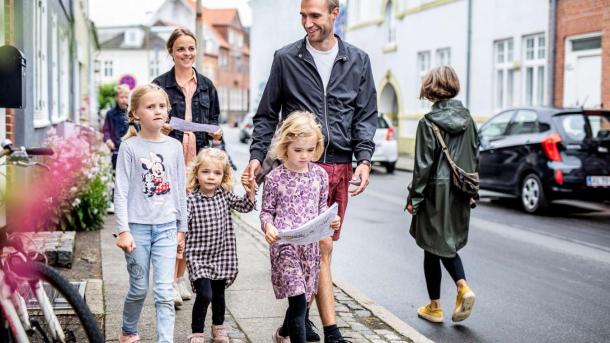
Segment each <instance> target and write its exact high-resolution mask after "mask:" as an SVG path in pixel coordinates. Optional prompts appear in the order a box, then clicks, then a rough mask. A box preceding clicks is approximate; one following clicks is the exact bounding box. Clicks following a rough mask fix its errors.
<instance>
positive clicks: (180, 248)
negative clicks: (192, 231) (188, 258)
mask: <svg viewBox="0 0 610 343" xmlns="http://www.w3.org/2000/svg"><path fill="white" fill-rule="evenodd" d="M185 245H186V243H185V240H184V232H178V247H177V253H178V255H181V256H182V254H184V247H185Z"/></svg>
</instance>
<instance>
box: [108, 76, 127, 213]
mask: <svg viewBox="0 0 610 343" xmlns="http://www.w3.org/2000/svg"><path fill="white" fill-rule="evenodd" d="M129 92H130V89H129V87H128V86H127V85H118V86H116V87H115V89H114V102H115V106H114V107H113V108H111V109H110V110H108V112H107V113H106V118H105V119H104V126H103V128H102V133H103V134H104V143H106V146H108V149H110V153H111V154H112V171H113V174H114V170H115V169H116V159H117V156H118V154H119V147H120V146H121V139H122V138H123V136H124V135H125V134H126V133H127V127H128V118H127V106H128V105H129ZM112 194H113V197H114V189H113V191H112ZM108 213H114V203H113V202H112V200H110V203H109V204H108Z"/></svg>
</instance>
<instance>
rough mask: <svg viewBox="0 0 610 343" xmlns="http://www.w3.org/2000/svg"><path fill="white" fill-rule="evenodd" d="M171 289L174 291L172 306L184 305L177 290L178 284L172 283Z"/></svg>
mask: <svg viewBox="0 0 610 343" xmlns="http://www.w3.org/2000/svg"><path fill="white" fill-rule="evenodd" d="M173 286H174V287H173V289H174V306H182V304H184V302H183V301H182V297H181V296H180V291H179V290H178V289H179V288H178V284H177V283H175V282H174V283H173Z"/></svg>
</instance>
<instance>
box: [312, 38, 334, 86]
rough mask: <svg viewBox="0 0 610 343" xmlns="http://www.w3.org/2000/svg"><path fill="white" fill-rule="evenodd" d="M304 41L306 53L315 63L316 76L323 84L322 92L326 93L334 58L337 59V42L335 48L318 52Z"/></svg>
mask: <svg viewBox="0 0 610 343" xmlns="http://www.w3.org/2000/svg"><path fill="white" fill-rule="evenodd" d="M306 40H307V51H309V53H310V54H311V56H313V60H314V62H315V63H316V69H318V74H320V77H321V78H322V83H323V84H324V92H326V86H328V81H329V80H330V72H331V71H332V69H333V64H334V63H335V58H337V54H338V53H339V42H338V41H335V46H333V47H332V49H330V50H328V51H320V50H316V49H315V48H314V47H313V46H311V44H309V39H306Z"/></svg>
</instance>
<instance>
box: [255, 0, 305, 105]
mask: <svg viewBox="0 0 610 343" xmlns="http://www.w3.org/2000/svg"><path fill="white" fill-rule="evenodd" d="M250 7H251V8H252V28H251V30H250V94H251V96H250V108H251V110H252V111H254V112H256V109H257V108H258V102H259V100H260V97H261V96H262V95H263V90H264V89H265V84H266V83H267V79H268V78H269V72H270V70H271V63H272V62H273V54H274V52H275V51H276V50H278V49H280V48H281V47H283V46H285V45H287V44H290V43H292V42H294V41H296V40H298V39H302V38H303V37H305V31H304V29H303V27H302V26H301V17H300V15H299V12H300V10H301V1H300V0H282V1H275V0H251V1H250Z"/></svg>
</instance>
